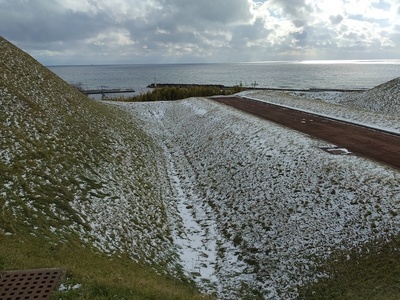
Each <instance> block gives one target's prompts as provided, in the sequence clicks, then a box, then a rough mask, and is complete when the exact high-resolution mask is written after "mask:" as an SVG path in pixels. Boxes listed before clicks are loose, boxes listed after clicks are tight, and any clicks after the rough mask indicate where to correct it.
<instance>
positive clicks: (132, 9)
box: [0, 0, 400, 65]
mask: <svg viewBox="0 0 400 300" xmlns="http://www.w3.org/2000/svg"><path fill="white" fill-rule="evenodd" d="M0 35H1V36H2V37H4V38H5V39H7V40H9V41H10V42H12V43H13V44H15V45H17V46H18V47H20V48H21V49H23V50H24V51H26V52H28V53H29V54H30V55H32V56H33V57H34V58H36V59H37V60H39V61H40V62H41V63H43V64H45V65H65V64H117V63H132V64H140V63H219V62H221V63H224V62H259V61H281V60H346V59H351V60H358V59H399V58H400V1H399V0H265V1H257V0H0Z"/></svg>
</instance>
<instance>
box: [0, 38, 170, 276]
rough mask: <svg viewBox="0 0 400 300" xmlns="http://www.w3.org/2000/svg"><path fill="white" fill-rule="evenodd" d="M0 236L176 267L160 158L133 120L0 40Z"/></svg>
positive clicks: (157, 150) (156, 150)
mask: <svg viewBox="0 0 400 300" xmlns="http://www.w3.org/2000/svg"><path fill="white" fill-rule="evenodd" d="M0 107H1V109H0V204H1V205H0V220H1V221H0V234H7V235H17V236H18V234H19V232H21V231H25V230H26V231H28V232H29V233H30V234H32V235H34V236H40V237H48V239H49V241H50V240H52V242H54V243H56V244H57V243H65V241H68V238H69V237H70V236H71V235H72V236H76V234H78V235H79V236H80V237H81V239H82V241H83V242H86V243H87V244H88V245H95V246H96V247H97V248H99V249H102V250H104V251H105V252H107V253H127V254H128V255H129V256H130V257H132V258H133V259H134V260H137V261H140V262H142V261H146V262H148V263H149V264H151V265H154V266H156V267H157V268H158V267H159V266H161V265H162V266H168V268H171V269H173V268H174V267H175V262H174V260H175V255H174V246H173V244H172V242H171V235H170V229H169V225H168V222H167V217H166V212H165V209H164V204H163V197H162V193H163V191H162V190H160V188H159V186H158V181H159V180H160V179H159V177H158V174H159V172H158V169H157V168H158V166H157V164H156V158H157V156H159V155H161V152H160V150H161V149H159V148H157V147H156V146H155V145H154V144H153V143H152V141H151V140H150V139H149V138H148V137H147V135H146V134H145V133H144V132H143V131H142V130H141V129H140V128H139V127H138V124H137V123H136V122H135V120H134V119H132V117H131V116H129V115H127V114H126V113H124V112H122V111H121V110H117V109H115V108H113V107H110V106H107V105H104V104H101V103H99V102H96V101H93V100H90V99H88V98H87V97H86V96H84V95H82V94H81V93H79V92H78V91H77V90H76V89H74V88H72V87H71V86H69V85H68V84H67V83H66V82H64V81H62V80H61V79H60V78H58V77H57V76H55V75H54V74H53V73H51V72H50V71H49V70H48V69H46V68H44V67H43V66H41V65H40V64H38V63H37V62H36V61H34V60H33V59H32V58H31V57H30V56H29V55H27V54H26V53H24V52H22V51H21V50H19V49H17V48H16V47H14V46H13V45H11V44H10V43H8V42H7V41H5V40H3V39H1V38H0Z"/></svg>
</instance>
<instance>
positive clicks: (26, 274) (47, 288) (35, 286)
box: [0, 269, 62, 300]
mask: <svg viewBox="0 0 400 300" xmlns="http://www.w3.org/2000/svg"><path fill="white" fill-rule="evenodd" d="M61 275H62V270H60V269H38V270H23V271H6V272H2V273H1V275H0V299H1V300H39V299H40V300H44V299H50V296H51V293H52V291H53V290H54V289H55V288H56V285H57V283H58V280H59V279H60V277H61Z"/></svg>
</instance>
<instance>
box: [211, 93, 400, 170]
mask: <svg viewBox="0 0 400 300" xmlns="http://www.w3.org/2000/svg"><path fill="white" fill-rule="evenodd" d="M211 99H212V100H214V101H218V102H220V103H223V104H226V105H230V106H233V107H235V108H237V109H240V110H242V111H245V112H248V113H251V114H253V115H256V116H258V117H261V118H263V119H266V120H269V121H272V122H275V123H278V124H281V125H284V126H286V127H288V128H291V129H294V130H297V131H300V132H303V133H305V134H308V135H310V136H313V137H316V138H319V139H322V140H325V141H328V142H330V143H333V144H335V145H337V146H340V147H343V148H346V149H347V150H348V151H350V152H352V153H354V154H358V155H361V156H365V157H368V158H370V159H373V160H375V161H379V162H382V163H385V164H387V165H390V166H392V167H395V168H398V169H400V135H399V134H396V133H391V132H386V131H383V130H378V129H375V128H370V127H366V126H361V125H357V124H352V123H350V122H345V121H341V120H336V119H333V118H329V117H324V116H320V115H316V114H312V113H307V112H303V111H299V110H295V109H292V108H287V107H282V106H279V105H274V104H270V103H265V102H262V101H256V100H252V99H247V98H242V97H236V96H232V97H213V98H211Z"/></svg>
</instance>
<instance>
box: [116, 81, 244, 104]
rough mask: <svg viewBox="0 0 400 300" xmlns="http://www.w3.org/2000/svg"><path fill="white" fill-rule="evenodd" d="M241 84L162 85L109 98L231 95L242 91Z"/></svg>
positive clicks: (171, 98)
mask: <svg viewBox="0 0 400 300" xmlns="http://www.w3.org/2000/svg"><path fill="white" fill-rule="evenodd" d="M242 90H243V88H242V87H241V86H234V87H232V88H221V87H218V86H214V85H183V86H162V87H156V88H155V89H154V90H152V91H150V92H147V93H144V94H140V95H137V96H134V97H128V98H124V97H116V98H112V99H110V100H115V101H126V102H146V101H167V100H179V99H185V98H189V97H209V96H214V95H232V94H234V93H238V92H240V91H242Z"/></svg>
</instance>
